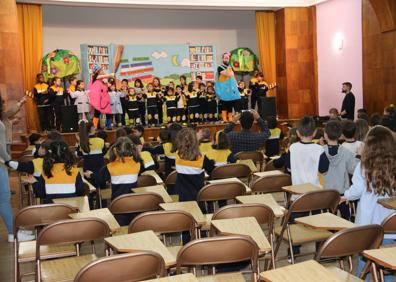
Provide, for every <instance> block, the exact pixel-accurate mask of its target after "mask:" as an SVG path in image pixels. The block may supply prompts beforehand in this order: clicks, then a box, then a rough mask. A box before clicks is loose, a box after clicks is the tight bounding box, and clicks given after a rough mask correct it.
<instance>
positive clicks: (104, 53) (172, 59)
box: [81, 44, 216, 85]
mask: <svg viewBox="0 0 396 282" xmlns="http://www.w3.org/2000/svg"><path fill="white" fill-rule="evenodd" d="M214 58H215V52H214V47H213V46H212V45H194V46H193V45H186V44H173V45H117V44H109V45H94V44H82V45H81V62H82V75H83V79H84V81H85V82H88V80H89V77H90V75H91V69H92V66H93V65H94V64H95V63H97V64H100V65H101V66H102V68H103V70H105V72H107V73H112V72H114V73H115V74H116V78H117V80H122V79H127V80H128V81H129V82H130V83H132V82H133V81H134V80H135V79H138V78H139V79H141V80H142V81H143V83H144V84H147V83H148V82H151V81H152V79H153V77H159V78H160V79H161V83H162V84H163V85H166V84H167V83H168V82H169V81H176V82H178V80H179V76H180V75H185V76H186V77H187V80H188V81H190V80H195V79H196V76H197V75H202V76H203V79H204V80H206V81H207V80H214V78H215V77H214V74H215V69H216V65H215V60H214Z"/></svg>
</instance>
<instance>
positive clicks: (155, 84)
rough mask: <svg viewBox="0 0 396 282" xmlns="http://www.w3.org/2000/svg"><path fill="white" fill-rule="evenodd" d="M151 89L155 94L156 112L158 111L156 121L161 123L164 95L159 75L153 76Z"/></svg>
mask: <svg viewBox="0 0 396 282" xmlns="http://www.w3.org/2000/svg"><path fill="white" fill-rule="evenodd" d="M153 91H154V93H156V94H157V101H156V102H157V112H158V123H159V124H162V123H163V104H164V103H163V97H164V92H163V91H164V88H163V87H162V85H161V80H160V79H159V77H154V78H153Z"/></svg>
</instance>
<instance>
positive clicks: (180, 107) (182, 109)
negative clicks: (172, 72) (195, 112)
mask: <svg viewBox="0 0 396 282" xmlns="http://www.w3.org/2000/svg"><path fill="white" fill-rule="evenodd" d="M176 96H177V97H178V101H177V113H176V121H177V122H185V121H186V96H185V95H184V92H183V88H182V87H181V85H178V86H176Z"/></svg>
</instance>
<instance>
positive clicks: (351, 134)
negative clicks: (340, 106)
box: [342, 120, 363, 155]
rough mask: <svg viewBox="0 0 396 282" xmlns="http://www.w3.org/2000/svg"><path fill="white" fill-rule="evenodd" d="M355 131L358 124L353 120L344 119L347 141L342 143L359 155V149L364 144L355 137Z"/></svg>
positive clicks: (343, 125) (343, 132) (343, 126)
mask: <svg viewBox="0 0 396 282" xmlns="http://www.w3.org/2000/svg"><path fill="white" fill-rule="evenodd" d="M355 133H356V124H355V123H354V122H353V121H351V120H344V121H343V122H342V135H343V136H344V139H345V142H344V143H342V146H343V147H344V148H346V149H348V150H350V151H351V152H352V153H353V154H355V155H359V150H360V148H361V147H362V146H363V142H362V141H358V140H356V139H355Z"/></svg>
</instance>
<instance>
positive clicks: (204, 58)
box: [189, 45, 216, 81]
mask: <svg viewBox="0 0 396 282" xmlns="http://www.w3.org/2000/svg"><path fill="white" fill-rule="evenodd" d="M189 53H190V57H189V58H190V69H191V79H192V80H196V77H197V75H201V76H202V80H204V81H213V80H215V71H216V61H215V58H216V54H215V48H214V46H213V45H190V46H189Z"/></svg>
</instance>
